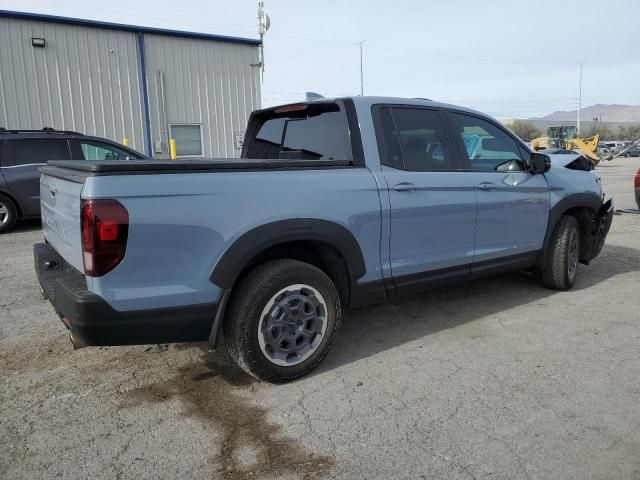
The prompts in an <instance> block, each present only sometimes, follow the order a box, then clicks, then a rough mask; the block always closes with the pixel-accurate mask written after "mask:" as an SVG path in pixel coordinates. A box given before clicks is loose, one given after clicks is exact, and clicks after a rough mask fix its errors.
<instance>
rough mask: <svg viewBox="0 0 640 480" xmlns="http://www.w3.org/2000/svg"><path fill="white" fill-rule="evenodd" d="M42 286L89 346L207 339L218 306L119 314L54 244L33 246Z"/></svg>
mask: <svg viewBox="0 0 640 480" xmlns="http://www.w3.org/2000/svg"><path fill="white" fill-rule="evenodd" d="M33 255H34V261H35V270H36V274H37V276H38V281H39V282H40V286H41V287H42V290H43V292H44V294H45V295H46V297H47V298H48V300H49V301H50V302H51V304H52V305H53V308H54V309H55V311H56V313H57V314H58V316H59V317H60V318H61V319H62V322H63V323H64V325H65V326H66V327H67V329H69V330H70V331H71V333H72V335H73V336H74V337H75V339H76V340H79V341H80V342H81V343H84V344H85V345H144V344H149V343H171V342H193V341H205V340H207V338H208V336H209V333H210V331H211V327H212V325H213V320H214V318H215V316H216V311H217V308H218V305H217V302H214V303H210V304H201V305H190V306H181V307H173V308H159V309H150V310H149V309H148V310H133V311H124V312H121V311H117V310H115V309H114V308H113V307H111V305H109V304H108V303H107V302H106V301H105V300H104V299H103V298H102V297H100V296H98V295H96V294H95V293H92V292H90V291H89V290H87V283H86V280H85V277H84V275H83V274H81V273H80V272H78V271H77V270H75V269H74V268H73V267H71V266H70V265H69V264H67V262H65V261H64V259H63V258H62V257H61V256H60V255H59V254H58V253H57V252H56V251H55V250H54V249H53V248H52V247H51V246H50V245H47V244H44V243H39V244H36V245H34V247H33Z"/></svg>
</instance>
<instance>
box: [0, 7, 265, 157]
mask: <svg viewBox="0 0 640 480" xmlns="http://www.w3.org/2000/svg"><path fill="white" fill-rule="evenodd" d="M0 45H1V48H0V127H5V128H8V129H41V128H43V127H53V128H55V129H60V130H74V131H77V132H81V133H85V134H89V135H96V136H100V137H106V138H109V139H111V140H115V141H117V142H122V141H123V139H124V138H127V139H128V141H129V145H130V146H131V147H132V148H134V149H136V150H139V151H141V152H145V153H147V154H148V155H152V156H155V157H158V158H161V157H164V158H167V157H168V156H169V139H170V138H174V139H175V140H176V143H177V151H178V156H202V157H235V156H238V154H239V153H240V149H239V145H240V144H239V141H238V138H239V137H240V135H239V134H241V133H242V132H244V129H245V126H246V123H247V120H248V117H249V114H250V113H251V111H252V110H255V109H257V108H259V107H260V71H259V67H258V64H259V61H260V60H259V45H260V42H259V40H253V39H246V38H236V37H226V36H219V35H209V34H201V33H190V32H182V31H173V30H163V29H157V28H147V27H137V26H131V25H120V24H113V23H105V22H97V21H89V20H79V19H73V18H66V17H54V16H48V15H38V14H32V13H19V12H8V11H0Z"/></svg>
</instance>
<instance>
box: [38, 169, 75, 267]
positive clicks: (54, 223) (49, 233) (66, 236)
mask: <svg viewBox="0 0 640 480" xmlns="http://www.w3.org/2000/svg"><path fill="white" fill-rule="evenodd" d="M83 186H84V185H83V184H82V183H76V182H71V181H69V180H64V179H61V178H55V177H51V176H49V175H46V174H42V176H41V177H40V206H41V211H42V230H43V231H44V238H45V239H46V240H47V242H49V244H50V245H51V246H52V247H53V248H54V249H55V250H56V251H57V252H58V253H59V254H60V255H61V256H62V258H64V259H65V260H66V261H67V262H69V264H71V265H72V266H73V267H74V268H75V269H77V270H79V271H81V272H83V271H84V268H83V265H82V245H81V243H80V193H81V192H82V187H83Z"/></svg>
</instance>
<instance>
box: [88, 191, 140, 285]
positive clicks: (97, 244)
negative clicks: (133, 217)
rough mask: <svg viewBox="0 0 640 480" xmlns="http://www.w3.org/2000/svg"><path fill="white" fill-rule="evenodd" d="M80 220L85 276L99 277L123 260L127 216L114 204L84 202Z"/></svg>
mask: <svg viewBox="0 0 640 480" xmlns="http://www.w3.org/2000/svg"><path fill="white" fill-rule="evenodd" d="M80 219H81V225H82V227H81V236H82V261H83V264H84V273H85V274H87V275H89V276H91V277H100V276H102V275H104V274H106V273H108V272H110V271H111V270H113V269H114V268H116V267H117V266H118V264H119V263H120V262H121V261H122V259H123V258H124V254H125V251H126V249H127V236H128V234H129V213H128V212H127V209H126V208H124V206H123V205H122V204H121V203H120V202H118V201H116V200H83V201H82V210H81V214H80Z"/></svg>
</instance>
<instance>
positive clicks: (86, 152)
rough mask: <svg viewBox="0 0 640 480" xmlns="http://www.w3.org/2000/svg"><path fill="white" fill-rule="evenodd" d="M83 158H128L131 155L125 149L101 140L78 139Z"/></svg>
mask: <svg viewBox="0 0 640 480" xmlns="http://www.w3.org/2000/svg"><path fill="white" fill-rule="evenodd" d="M79 143H80V148H81V149H82V155H83V157H84V160H93V161H95V160H129V159H131V158H133V156H132V155H131V154H130V153H129V152H127V151H126V150H121V149H119V148H117V147H114V146H112V145H109V144H107V143H102V142H94V141H83V140H80V141H79Z"/></svg>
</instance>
